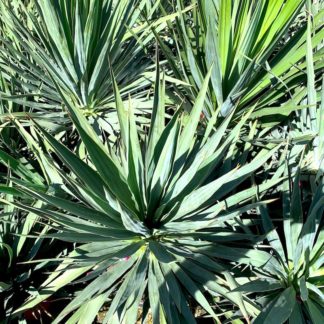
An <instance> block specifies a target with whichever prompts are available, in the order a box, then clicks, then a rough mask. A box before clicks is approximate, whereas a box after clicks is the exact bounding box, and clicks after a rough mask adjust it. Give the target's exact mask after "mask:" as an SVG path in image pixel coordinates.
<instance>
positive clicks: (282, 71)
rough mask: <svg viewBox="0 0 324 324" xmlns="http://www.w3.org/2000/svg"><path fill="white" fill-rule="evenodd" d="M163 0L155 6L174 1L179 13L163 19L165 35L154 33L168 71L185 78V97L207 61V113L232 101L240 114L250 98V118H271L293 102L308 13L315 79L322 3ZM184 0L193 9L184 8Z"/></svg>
mask: <svg viewBox="0 0 324 324" xmlns="http://www.w3.org/2000/svg"><path fill="white" fill-rule="evenodd" d="M162 3H166V4H165V8H166V9H165V10H163V4H161V7H162V12H167V11H168V10H169V11H170V8H172V7H173V9H171V10H173V11H175V12H179V16H178V17H177V18H176V19H175V22H171V21H169V22H168V27H169V32H166V35H167V36H168V42H167V43H166V42H165V41H163V38H162V37H161V36H159V35H158V34H156V36H157V39H158V40H159V44H160V45H161V49H162V50H163V52H164V53H165V56H166V58H167V59H168V61H169V64H170V67H171V68H172V71H173V73H174V75H175V76H176V77H177V78H179V79H181V80H184V81H186V82H187V83H189V84H190V85H191V87H186V88H184V91H182V94H181V95H183V94H184V95H185V97H186V98H187V101H189V103H190V101H191V100H192V99H193V98H195V96H196V95H197V93H198V91H199V89H200V87H201V84H202V82H203V78H204V75H206V73H207V71H208V70H209V68H210V67H211V66H212V65H214V68H213V72H212V78H211V83H210V86H209V90H208V96H207V105H206V107H205V110H204V113H205V115H206V117H207V118H211V116H212V115H213V112H215V111H219V112H220V113H221V115H223V116H226V115H228V114H229V113H230V111H231V110H232V109H233V107H235V106H238V108H237V109H236V115H237V117H239V116H240V115H241V114H242V113H244V111H245V108H248V107H250V106H251V104H253V103H256V102H257V108H256V109H255V112H254V113H253V114H252V115H251V118H253V119H255V118H258V119H261V120H263V124H264V126H269V125H272V126H273V125H274V124H276V123H279V122H280V121H282V119H283V118H282V117H284V116H288V115H289V114H290V113H291V112H292V111H293V110H295V109H296V106H297V105H299V104H300V102H301V100H302V99H303V98H304V96H305V95H306V91H307V89H306V88H305V87H303V86H302V87H301V84H302V83H303V82H304V83H306V80H307V74H306V65H307V64H306V52H307V51H306V47H307V44H306V43H307V16H310V15H312V17H311V18H310V19H311V21H312V24H311V26H310V30H311V33H312V35H313V37H312V42H311V44H309V46H311V49H315V50H316V51H315V54H314V65H313V69H314V72H315V74H316V75H317V77H316V79H317V80H320V79H321V73H322V72H321V71H322V70H323V60H322V55H323V49H322V48H321V42H322V39H323V37H324V31H323V29H322V28H321V27H322V20H323V10H318V9H317V10H312V8H311V6H309V7H308V10H307V11H305V10H304V11H303V12H301V9H302V8H303V7H304V5H305V3H306V1H304V0H290V1H286V0H280V1H277V0H270V1H268V0H261V1H249V0H243V1H241V0H210V1H209V0H207V1H203V0H201V1H195V0H193V1H183V0H176V1H165V2H162ZM188 3H191V4H192V9H191V10H187V11H185V10H184V9H185V8H186V6H188ZM314 6H315V5H314ZM318 7H319V8H321V4H319V5H318ZM305 16H306V17H305ZM297 18H298V20H297ZM305 18H306V19H305ZM296 20H297V21H296ZM170 42H171V45H169V43H170ZM170 46H171V47H170ZM311 49H310V51H311ZM315 101H316V99H315ZM264 126H263V127H264Z"/></svg>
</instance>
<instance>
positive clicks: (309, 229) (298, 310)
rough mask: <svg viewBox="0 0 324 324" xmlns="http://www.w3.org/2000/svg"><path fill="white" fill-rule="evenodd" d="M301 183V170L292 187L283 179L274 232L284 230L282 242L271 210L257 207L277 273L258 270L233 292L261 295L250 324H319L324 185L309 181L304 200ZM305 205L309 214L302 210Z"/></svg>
mask: <svg viewBox="0 0 324 324" xmlns="http://www.w3.org/2000/svg"><path fill="white" fill-rule="evenodd" d="M302 183H303V182H301V181H300V170H298V171H297V174H296V176H295V178H294V181H293V183H292V184H290V183H289V180H287V181H285V185H284V188H283V189H284V191H283V208H282V209H283V217H282V219H281V226H280V228H279V229H281V230H283V231H284V239H285V240H282V239H281V238H280V235H279V233H278V231H276V229H275V226H274V222H273V220H272V218H271V217H270V216H269V214H270V215H271V212H270V213H269V212H268V210H267V208H266V207H264V206H261V207H260V210H261V217H262V226H263V228H264V230H265V232H268V233H269V234H268V236H267V240H268V242H269V245H270V247H271V249H272V251H273V255H274V256H275V257H276V259H277V260H278V261H279V263H280V264H281V266H282V271H281V272H280V273H278V272H272V271H270V272H269V271H264V270H263V269H260V268H257V269H256V271H255V275H256V278H255V279H256V280H252V281H251V282H248V283H245V284H244V285H242V286H240V287H238V288H236V289H235V291H240V292H242V291H243V292H246V293H251V292H254V293H255V292H262V295H260V298H259V302H260V303H261V304H262V305H263V310H262V312H261V313H260V315H259V316H258V317H257V319H256V320H255V321H254V323H272V321H273V319H275V321H276V322H279V323H284V322H285V321H287V320H289V323H307V322H310V323H321V322H322V320H323V303H324V295H323V292H322V289H323V284H324V283H323V235H324V231H323V227H322V218H323V212H324V196H323V190H324V184H323V179H320V178H319V179H318V181H314V186H315V188H314V190H315V192H314V194H313V195H312V196H313V197H312V200H311V201H307V200H306V201H305V199H303V198H302V191H305V190H301V186H302ZM304 193H305V192H304ZM305 202H306V205H308V206H309V208H308V211H305V209H304V208H305ZM303 205H304V207H303ZM279 229H278V230H279ZM265 292H267V293H266V294H265ZM256 301H257V302H258V299H256ZM273 322H274V321H273Z"/></svg>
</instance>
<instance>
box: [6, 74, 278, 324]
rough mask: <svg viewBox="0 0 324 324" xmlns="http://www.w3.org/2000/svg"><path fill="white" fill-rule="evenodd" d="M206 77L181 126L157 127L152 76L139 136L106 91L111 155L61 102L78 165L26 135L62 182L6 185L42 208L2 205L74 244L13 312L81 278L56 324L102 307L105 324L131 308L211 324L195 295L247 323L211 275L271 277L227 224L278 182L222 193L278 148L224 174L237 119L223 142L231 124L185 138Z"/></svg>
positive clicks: (160, 123)
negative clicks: (255, 272)
mask: <svg viewBox="0 0 324 324" xmlns="http://www.w3.org/2000/svg"><path fill="white" fill-rule="evenodd" d="M209 77H210V74H209V75H208V76H207V77H206V80H205V81H204V85H203V87H202V89H201V92H200V94H199V96H198V98H197V101H196V103H195V105H194V108H193V110H192V111H191V112H190V118H189V119H183V118H182V114H181V112H180V110H179V111H178V112H177V113H176V114H175V115H174V116H173V117H172V118H171V120H170V121H168V122H167V123H166V120H165V108H164V103H163V102H164V91H163V89H164V85H163V84H162V85H159V80H160V77H159V75H158V77H157V81H156V90H155V97H154V98H155V100H154V107H153V111H152V119H151V123H150V128H149V132H148V134H147V135H146V136H145V137H144V138H142V137H141V136H139V133H138V130H137V126H136V124H135V117H134V113H133V110H132V105H131V102H130V104H129V106H128V107H125V106H123V104H122V101H121V98H120V94H119V91H118V89H117V87H115V95H116V103H117V112H118V117H119V122H120V128H121V133H122V141H123V142H122V144H121V145H120V146H119V147H118V149H117V150H116V151H113V150H112V149H111V148H110V149H109V148H107V147H106V146H105V144H103V143H102V142H101V141H100V138H99V137H98V135H97V134H96V133H95V132H94V130H93V128H92V127H91V126H90V125H89V123H88V122H87V120H86V119H85V117H84V116H83V115H82V113H81V111H80V110H79V109H78V108H75V107H73V105H72V104H71V101H70V100H69V98H68V97H67V96H65V95H64V93H63V92H61V95H62V97H63V98H64V101H65V105H66V107H68V110H69V113H70V115H71V117H72V120H73V123H74V125H75V127H76V128H77V130H78V132H79V134H80V137H81V139H82V141H83V142H84V144H85V147H86V149H87V151H88V153H89V158H90V161H89V162H88V163H85V162H84V161H82V160H81V159H80V158H78V157H77V156H76V155H75V154H73V153H72V152H71V151H70V150H68V149H67V148H66V147H65V146H64V145H62V144H61V143H60V142H58V141H57V140H55V138H54V137H52V136H51V135H50V134H49V133H47V132H46V131H45V130H44V129H43V128H41V127H39V126H35V127H36V129H37V132H39V134H40V136H42V142H43V146H45V147H46V146H49V147H50V148H51V150H52V151H53V153H55V155H56V156H57V157H58V158H59V160H60V161H61V162H60V163H63V164H64V166H66V167H67V168H68V169H70V170H71V172H72V174H71V175H65V176H64V183H63V184H62V185H61V186H59V188H58V189H56V190H55V189H54V190H53V188H52V190H51V192H50V193H47V192H44V190H37V189H36V188H33V187H31V186H30V185H29V184H28V182H25V183H24V182H22V181H19V182H18V183H17V184H16V186H15V187H16V189H17V190H18V191H19V192H21V194H25V195H27V196H29V197H31V198H34V199H35V200H36V201H42V203H43V204H44V205H43V206H42V208H37V207H33V206H30V205H27V204H24V203H20V202H17V201H16V202H9V203H10V204H11V205H12V206H15V207H16V208H20V209H22V210H25V211H27V212H31V213H34V214H36V215H38V216H39V217H42V218H43V217H48V219H49V220H51V223H50V224H51V226H52V227H53V228H54V229H55V232H54V233H50V234H45V235H43V237H44V238H46V237H47V238H56V239H59V240H63V241H67V242H77V243H80V244H81V245H77V246H76V248H75V250H74V251H73V252H71V254H70V255H69V256H68V257H67V258H66V259H63V260H62V262H61V264H60V266H59V267H58V268H57V270H56V272H54V273H53V274H52V275H50V276H49V278H48V279H47V280H46V282H45V283H43V285H42V286H41V288H40V290H39V294H38V295H37V296H35V297H33V298H31V299H30V300H28V301H27V302H26V304H25V305H24V306H23V307H22V308H20V309H18V310H16V312H15V313H16V314H19V313H20V312H22V311H23V310H25V309H26V308H29V307H33V306H35V305H37V304H38V303H39V302H41V301H42V300H44V299H46V298H47V297H49V296H50V295H52V294H53V293H54V292H55V291H57V290H58V289H60V288H61V287H63V286H65V285H66V284H67V283H69V282H71V281H73V280H75V279H77V278H78V277H79V276H80V275H82V274H85V273H88V274H87V276H85V277H83V278H81V279H80V281H86V282H89V281H90V280H91V282H90V283H89V284H88V285H87V286H86V287H85V288H84V289H83V290H82V291H81V292H79V294H78V295H77V296H76V297H75V298H74V299H73V300H72V301H71V303H70V304H68V305H67V306H66V308H65V309H64V310H63V311H62V313H61V314H60V315H59V316H58V318H57V319H56V320H55V321H56V322H58V321H59V320H62V319H63V318H65V316H67V315H68V314H70V313H71V312H72V311H76V312H75V313H74V314H73V315H72V316H71V317H70V319H69V320H70V321H71V323H72V322H77V321H78V320H80V318H82V319H83V320H85V319H84V318H85V316H87V317H86V318H87V320H86V322H87V323H88V322H89V323H90V322H91V321H92V320H93V319H94V317H95V316H96V314H97V312H98V311H99V309H100V308H101V307H102V305H103V304H104V303H105V302H108V301H109V310H108V313H107V315H106V318H105V322H114V321H115V322H118V323H119V322H120V323H122V322H125V323H135V322H136V319H137V314H138V308H139V305H140V303H141V301H142V300H143V302H144V305H143V316H144V315H145V312H146V311H147V309H148V307H150V309H151V311H152V316H153V320H154V323H159V322H167V323H171V322H172V323H178V322H186V323H191V322H193V323H194V322H195V319H194V317H193V314H192V312H191V310H190V308H189V306H188V300H189V299H192V300H195V301H196V302H197V303H198V304H200V305H201V306H202V307H203V308H204V309H205V310H206V311H207V312H208V313H209V314H210V315H211V316H213V317H214V318H215V320H217V321H219V319H218V318H217V315H216V313H215V312H214V310H213V308H212V307H211V306H210V305H209V303H208V300H207V298H206V297H205V295H204V294H203V292H209V293H210V295H211V296H213V295H214V296H216V295H219V294H220V295H221V296H226V298H228V299H229V300H231V301H232V302H233V304H234V305H237V306H238V307H239V309H240V311H241V315H242V316H243V317H245V318H246V319H248V318H249V316H255V315H256V314H257V313H258V308H256V306H255V305H254V303H253V302H252V301H249V300H248V299H245V300H243V299H242V297H241V296H240V295H239V294H238V295H235V294H232V295H231V294H230V293H229V292H230V288H231V287H232V286H228V284H227V283H226V280H225V279H224V278H222V275H224V276H225V278H227V280H230V278H232V277H231V275H230V273H229V272H227V270H229V269H230V268H231V267H232V266H231V262H238V263H239V264H240V263H251V264H253V265H255V266H262V267H265V268H266V269H267V268H269V269H271V270H272V269H276V268H277V267H279V266H280V264H279V263H278V262H277V261H275V260H274V258H273V256H272V255H271V254H269V253H267V252H265V251H261V250H257V249H255V248H254V245H255V244H257V242H259V241H260V238H258V237H255V236H254V235H251V233H249V231H247V230H245V229H244V228H245V227H248V225H244V224H243V223H241V222H238V218H237V217H239V216H240V215H241V214H242V213H244V212H245V211H247V210H249V209H251V208H255V206H258V205H259V204H264V203H263V202H257V203H255V204H251V205H246V202H247V201H249V200H250V199H251V198H253V197H255V195H256V193H257V192H259V193H262V192H264V191H266V190H267V189H269V188H271V187H272V186H274V185H276V184H278V183H279V182H280V181H281V178H275V179H269V180H268V181H267V182H265V183H262V184H258V185H256V186H254V187H252V188H246V189H241V190H239V191H237V192H236V193H233V190H234V189H236V188H238V186H239V185H240V184H241V183H242V182H243V181H244V180H246V179H247V178H249V177H250V176H251V174H253V173H254V172H256V170H257V169H259V168H260V167H262V166H263V164H264V163H265V162H266V161H267V160H268V159H269V158H270V157H271V156H272V155H273V154H274V152H276V151H277V150H278V146H274V147H273V148H272V149H270V150H268V149H264V150H262V151H261V152H260V153H259V154H258V155H257V156H256V157H255V158H254V159H253V160H252V161H250V162H249V163H247V164H246V165H243V166H241V167H239V166H237V167H236V168H234V169H233V170H228V167H227V166H226V164H227V161H226V159H227V158H228V159H231V157H228V156H227V153H228V151H229V150H231V149H233V146H235V145H236V141H237V139H238V135H239V133H240V131H241V128H242V125H244V122H245V121H246V119H247V118H248V116H245V117H244V119H243V120H242V121H241V122H240V123H239V124H238V125H237V126H236V127H235V128H234V129H233V130H232V131H231V133H230V134H229V135H228V137H227V139H226V140H225V141H222V138H223V136H224V135H225V134H227V126H228V124H229V122H230V120H231V116H229V117H227V118H226V119H225V120H224V122H223V124H222V125H221V126H220V127H219V128H218V129H216V130H215V131H214V132H213V134H212V135H211V136H206V135H208V134H206V133H205V134H203V135H201V136H197V135H196V133H195V129H196V128H197V125H198V123H199V120H200V114H201V111H202V108H203V106H204V100H205V94H206V91H207V87H208V82H209ZM250 113H251V112H250ZM208 129H209V128H207V130H208ZM58 168H59V166H58ZM13 181H14V182H15V180H14V179H13ZM225 209H226V211H225ZM234 242H240V245H241V247H240V248H238V247H237V246H236V245H235V244H234V245H232V244H233V243H234ZM225 260H227V262H226V261H225ZM228 262H230V263H228ZM269 271H270V270H269ZM61 272H62V273H61ZM232 280H233V282H235V281H234V279H232ZM189 296H191V297H190V298H189ZM89 307H90V309H91V311H88V310H89Z"/></svg>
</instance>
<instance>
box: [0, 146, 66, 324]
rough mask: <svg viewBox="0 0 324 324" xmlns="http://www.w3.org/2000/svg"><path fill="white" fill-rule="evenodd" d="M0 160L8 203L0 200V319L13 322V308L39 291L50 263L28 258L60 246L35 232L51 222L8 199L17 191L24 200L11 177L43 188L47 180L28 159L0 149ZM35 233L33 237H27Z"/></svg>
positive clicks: (2, 187)
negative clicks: (40, 218) (34, 261)
mask: <svg viewBox="0 0 324 324" xmlns="http://www.w3.org/2000/svg"><path fill="white" fill-rule="evenodd" d="M16 155H18V154H16ZM0 163H1V173H0V175H1V180H2V179H4V181H1V184H0V192H1V194H0V199H1V201H6V204H1V214H0V262H1V268H0V278H1V279H0V322H1V323H11V320H12V317H11V315H12V313H13V311H14V310H15V309H17V308H18V307H20V306H21V305H22V303H23V302H24V300H25V299H26V298H27V297H28V296H29V295H31V294H33V293H34V292H35V291H36V289H37V286H38V285H39V284H40V283H41V281H42V280H44V279H43V278H44V277H43V278H42V271H44V269H45V267H46V266H48V264H49V262H47V261H45V262H41V263H39V262H38V263H31V264H30V263H29V262H31V261H32V260H34V258H38V259H39V258H41V255H43V256H44V255H46V256H47V257H48V256H49V255H50V254H51V255H52V256H53V257H55V256H56V254H53V253H52V252H53V251H55V250H56V251H57V248H55V245H56V242H55V241H53V240H52V241H45V242H44V240H43V239H42V238H41V237H37V236H35V234H36V233H42V234H44V233H46V232H47V231H48V230H49V229H50V228H49V226H44V225H42V224H40V223H39V222H38V217H37V215H35V214H33V213H29V212H27V213H26V212H24V211H21V210H19V209H17V208H15V207H13V206H10V205H8V202H12V201H13V195H15V196H16V195H18V197H16V198H17V199H18V200H21V197H20V196H21V195H20V194H19V193H18V192H15V190H14V189H13V188H9V187H8V186H9V185H10V184H11V180H10V178H11V177H14V178H15V179H16V181H23V182H24V183H25V182H26V181H28V182H29V184H30V185H31V186H36V187H38V188H39V187H41V188H43V187H44V186H45V183H46V180H45V179H44V178H43V177H42V176H41V174H40V172H39V170H35V169H34V168H33V166H32V164H30V163H28V162H27V161H26V159H24V158H23V157H20V158H15V157H13V156H10V155H8V154H7V153H6V152H4V151H3V150H1V149H0ZM23 201H24V203H28V204H31V206H34V207H41V205H42V202H41V201H37V202H34V201H32V200H31V199H28V198H26V197H25V198H24V199H23ZM32 234H33V235H34V237H32V238H31V237H28V236H29V235H32ZM62 250H63V245H62V246H61V247H59V250H58V252H57V254H59V252H62ZM24 263H25V264H24ZM52 268H53V267H52ZM37 315H38V314H37ZM37 315H35V318H37Z"/></svg>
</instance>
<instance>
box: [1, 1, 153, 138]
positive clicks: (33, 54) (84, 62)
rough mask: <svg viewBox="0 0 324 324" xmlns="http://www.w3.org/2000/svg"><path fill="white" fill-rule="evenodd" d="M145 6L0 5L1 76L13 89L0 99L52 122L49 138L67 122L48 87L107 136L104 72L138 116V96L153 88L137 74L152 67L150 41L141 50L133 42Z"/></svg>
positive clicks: (109, 99)
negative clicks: (65, 96) (134, 104)
mask: <svg viewBox="0 0 324 324" xmlns="http://www.w3.org/2000/svg"><path fill="white" fill-rule="evenodd" d="M145 3H146V1H143V0H132V1H125V0H123V1H114V0H99V1H90V0H87V1H76V0H73V1H70V2H69V3H67V2H66V1H55V0H44V1H29V2H28V3H27V4H24V2H23V1H20V0H16V1H13V2H12V1H6V0H2V1H1V10H0V16H1V25H2V29H1V31H2V32H1V33H0V48H1V51H0V68H1V70H2V71H3V76H4V78H6V79H7V80H8V82H10V83H14V84H15V86H16V88H17V89H15V92H14V93H11V94H10V95H8V94H4V93H2V94H1V96H2V98H4V99H7V98H10V100H11V101H14V102H16V103H18V104H20V105H22V106H23V107H28V109H27V111H28V112H29V113H33V114H34V115H33V118H38V119H41V120H45V122H46V121H47V123H51V122H52V124H53V125H52V128H53V130H55V129H56V128H57V124H60V125H62V124H63V125H64V124H65V123H66V122H67V121H68V119H67V118H66V116H65V115H63V114H62V107H61V106H62V104H63V103H62V101H61V98H60V96H59V94H58V93H57V92H56V89H55V85H54V82H53V79H55V82H57V83H59V85H60V87H61V88H62V89H64V91H65V92H66V93H67V94H68V95H69V97H70V98H71V100H72V101H73V104H74V105H76V106H78V107H80V108H81V109H82V111H83V112H84V114H85V115H86V116H89V118H90V120H93V122H94V120H95V121H96V123H98V124H99V126H101V127H102V128H104V129H105V130H106V131H107V132H108V133H110V134H114V131H115V129H114V125H115V126H116V127H117V126H118V122H117V116H116V110H115V107H114V96H113V88H112V79H111V76H110V72H109V71H110V67H109V66H112V68H113V70H114V72H115V76H116V80H117V82H118V84H119V87H120V89H121V95H122V97H123V98H126V99H127V98H128V95H129V94H131V93H132V94H133V96H132V97H133V98H134V102H135V101H136V99H138V100H139V104H138V105H137V107H138V108H139V109H143V110H144V111H145V104H142V99H141V98H142V97H143V96H144V95H146V93H145V92H143V89H145V88H147V87H148V86H150V85H151V83H152V82H151V81H150V77H149V74H145V75H144V74H143V73H144V71H146V69H147V68H148V66H149V65H150V64H152V61H151V58H150V56H149V55H146V52H147V48H146V47H148V45H149V44H150V41H151V40H152V38H153V35H152V34H146V36H145V37H142V38H141V41H140V42H139V41H138V40H137V38H136V37H135V34H138V35H141V32H142V31H143V30H145V26H146V25H145V26H143V23H146V22H145V21H144V22H143V20H142V19H141V13H142V9H143V8H144V7H145ZM135 27H136V30H133V29H134V28H135ZM60 113H61V114H60ZM58 114H60V115H58ZM17 116H18V115H17ZM108 116H109V118H108V119H107V117H108ZM20 117H25V116H21V115H20ZM58 117H59V118H58ZM57 131H59V130H57Z"/></svg>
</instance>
